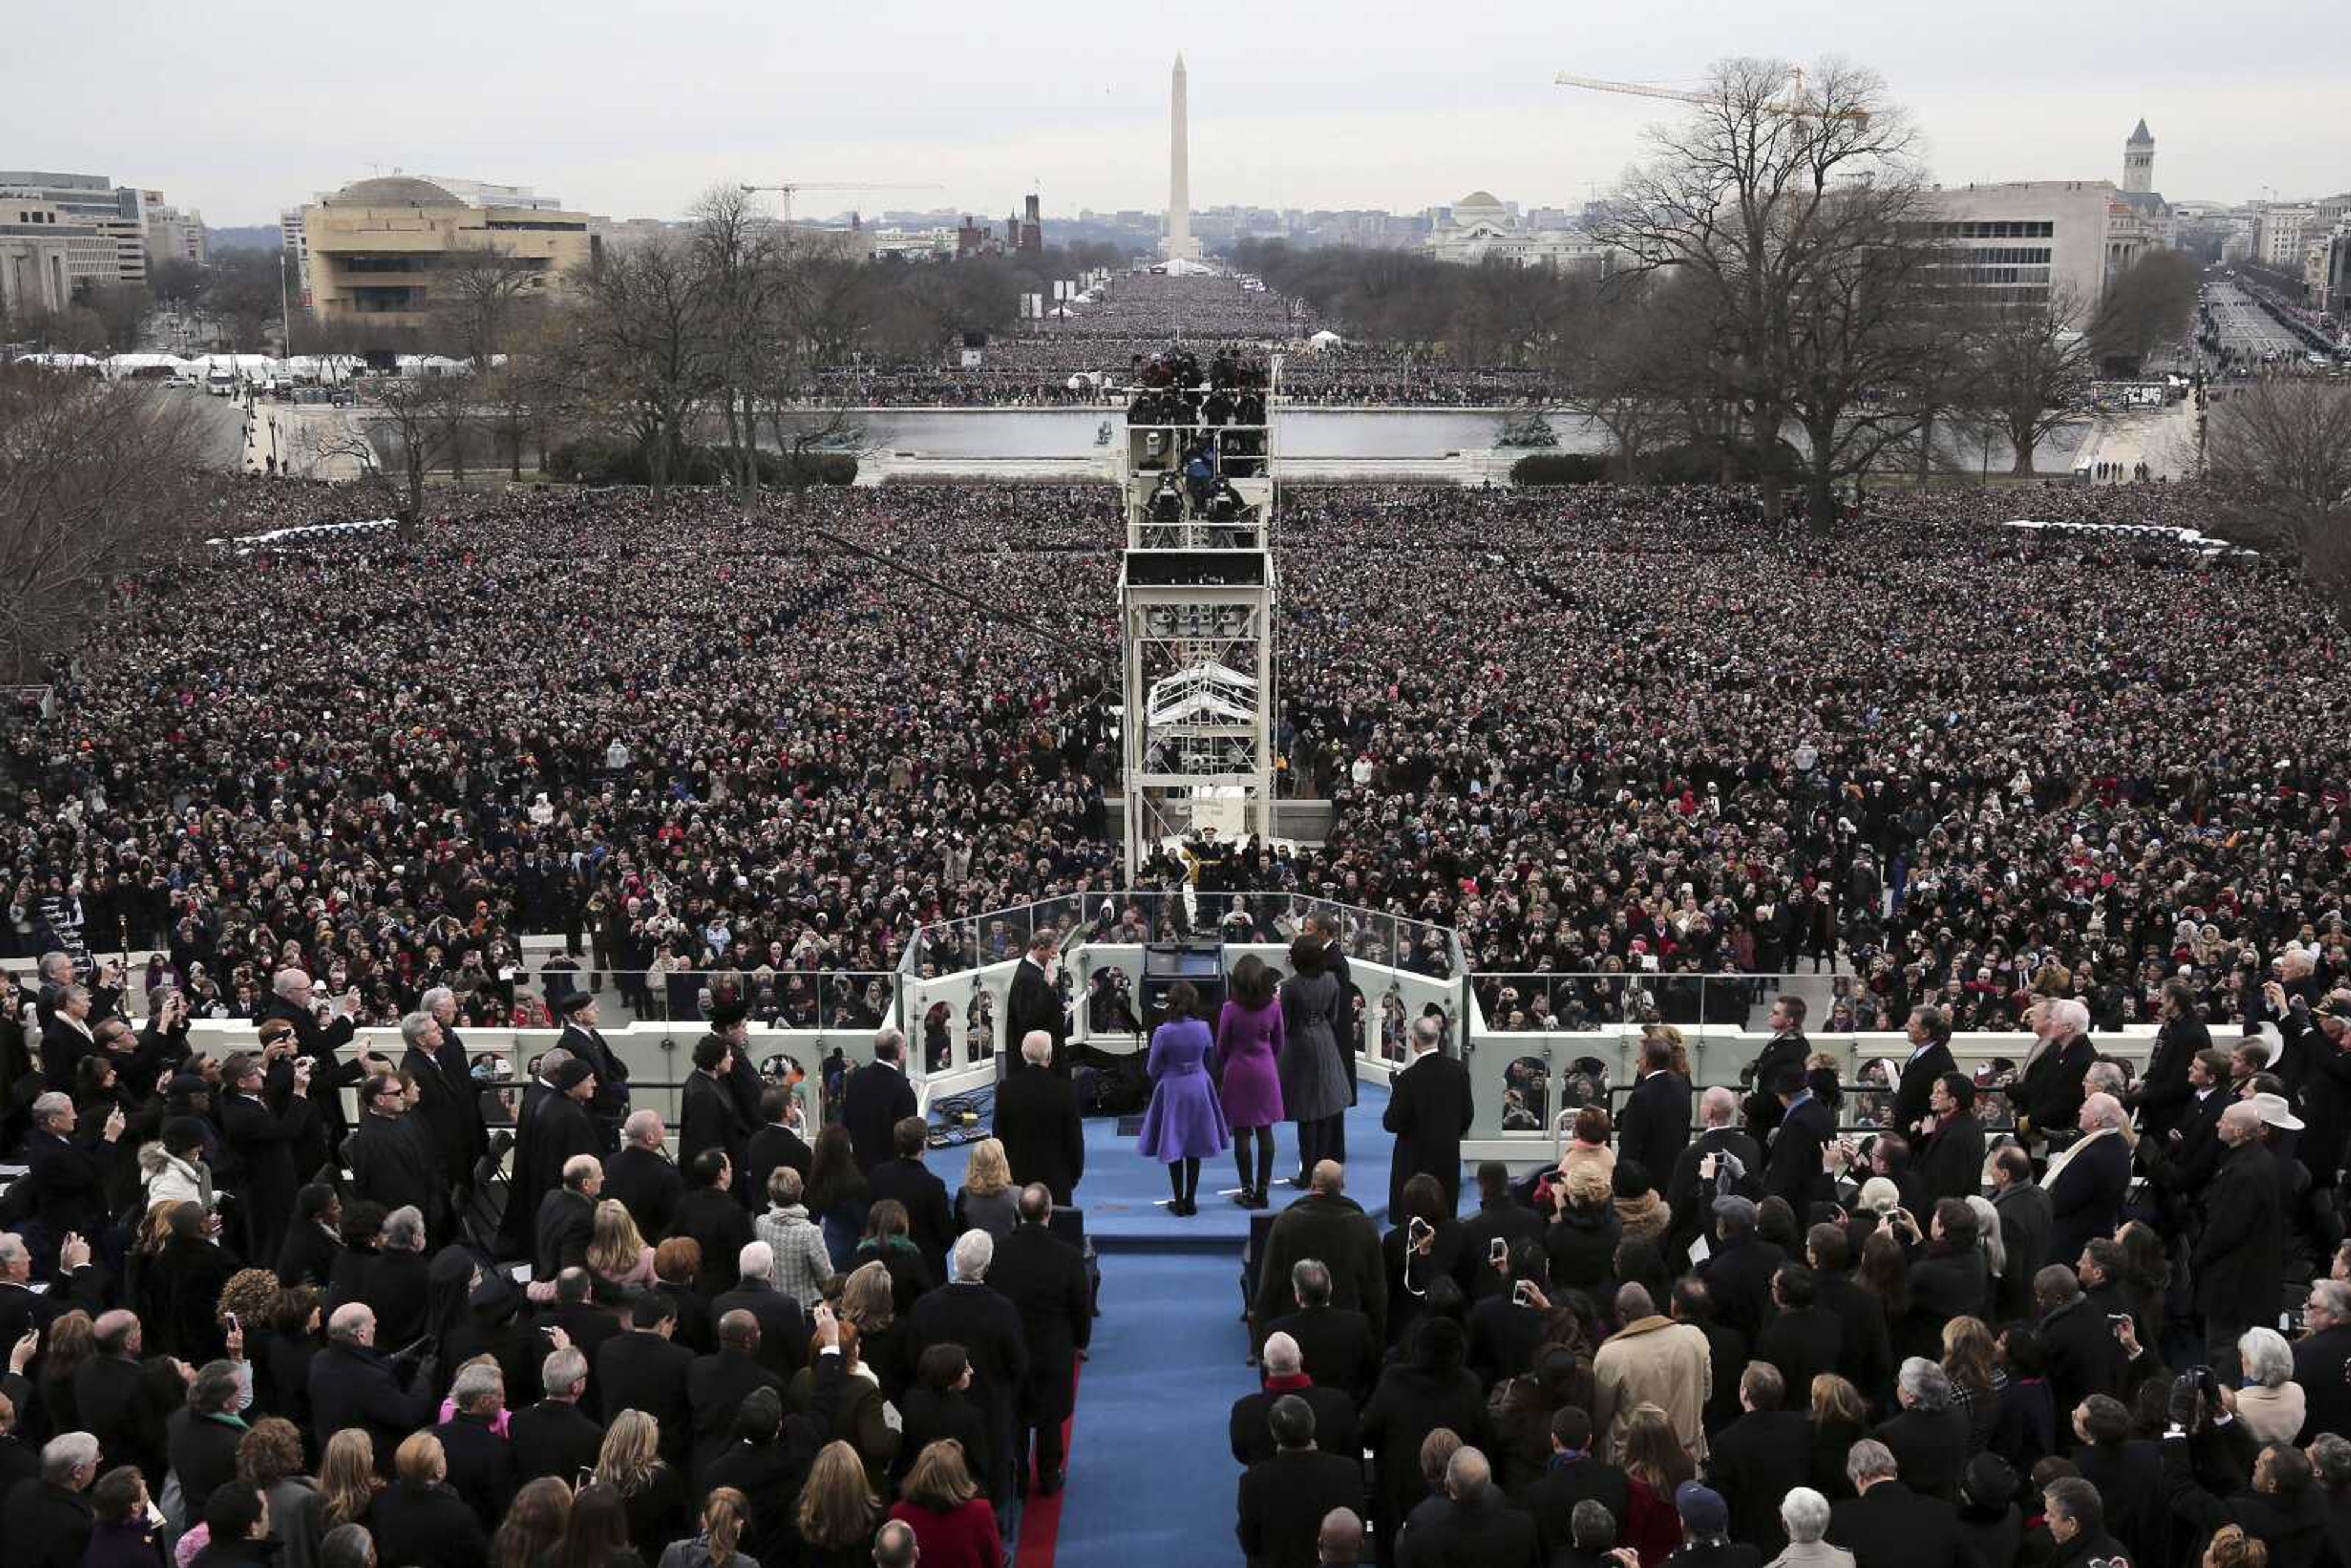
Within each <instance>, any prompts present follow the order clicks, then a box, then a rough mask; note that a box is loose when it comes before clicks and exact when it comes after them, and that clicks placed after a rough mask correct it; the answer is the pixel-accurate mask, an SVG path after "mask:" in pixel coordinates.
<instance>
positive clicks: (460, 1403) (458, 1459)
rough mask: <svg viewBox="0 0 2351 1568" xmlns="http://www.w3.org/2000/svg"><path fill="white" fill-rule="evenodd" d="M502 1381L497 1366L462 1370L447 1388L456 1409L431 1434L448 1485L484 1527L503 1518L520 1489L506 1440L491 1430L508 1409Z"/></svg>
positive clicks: (511, 1451)
mask: <svg viewBox="0 0 2351 1568" xmlns="http://www.w3.org/2000/svg"><path fill="white" fill-rule="evenodd" d="M506 1394H507V1389H506V1379H505V1377H504V1375H502V1374H500V1372H499V1371H498V1369H497V1367H496V1366H495V1365H487V1366H482V1365H476V1366H467V1367H461V1368H459V1369H458V1372H457V1375H456V1376H455V1379H454V1380H453V1381H452V1382H451V1384H450V1385H449V1400H450V1403H451V1404H453V1405H455V1406H456V1408H455V1410H453V1411H451V1412H450V1414H449V1419H447V1420H446V1421H444V1422H442V1423H441V1424H440V1425H439V1426H437V1427H434V1428H433V1435H434V1437H438V1438H440V1439H441V1452H442V1456H443V1458H444V1459H445V1460H446V1462H447V1464H448V1474H447V1476H446V1477H445V1478H444V1479H445V1480H446V1481H447V1484H448V1485H449V1487H450V1489H451V1490H454V1491H455V1492H456V1494H457V1495H458V1496H459V1497H461V1498H464V1499H465V1503H466V1506H468V1507H469V1508H471V1509H472V1510H473V1511H474V1512H475V1514H476V1515H477V1516H479V1517H480V1518H481V1519H482V1520H483V1521H485V1525H486V1523H487V1521H490V1520H493V1519H504V1518H505V1517H506V1511H507V1504H509V1503H511V1502H512V1501H514V1494H515V1490H516V1488H517V1487H518V1486H519V1485H520V1484H521V1483H520V1482H519V1481H518V1480H517V1479H516V1477H515V1463H514V1449H513V1448H510V1447H509V1446H508V1437H507V1434H505V1433H500V1432H494V1431H492V1430H491V1429H490V1423H491V1422H492V1421H495V1420H496V1419H497V1418H498V1416H499V1413H500V1412H501V1411H503V1410H504V1409H505V1407H506Z"/></svg>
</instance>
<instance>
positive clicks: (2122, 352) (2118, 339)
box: [2089, 250, 2197, 375]
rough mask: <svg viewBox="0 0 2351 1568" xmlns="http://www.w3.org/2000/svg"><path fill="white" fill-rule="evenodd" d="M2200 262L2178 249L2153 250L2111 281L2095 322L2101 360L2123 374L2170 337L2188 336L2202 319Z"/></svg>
mask: <svg viewBox="0 0 2351 1568" xmlns="http://www.w3.org/2000/svg"><path fill="white" fill-rule="evenodd" d="M2196 280H2197V269H2196V263H2195V261H2194V260H2193V259H2191V258H2190V257H2189V256H2187V255H2185V254H2183V253H2182V252H2179V251H2176V250H2151V251H2148V252H2147V254H2146V255H2144V256H2140V257H2139V258H2138V259H2137V261H2135V262H2133V263H2132V264H2131V265H2130V266H2129V267H2126V268H2125V269H2124V270H2123V271H2122V272H2121V273H2119V274H2118V275H2116V277H2115V278H2114V280H2113V281H2112V282H2110V283H2108V284H2107V285H2106V292H2105V298H2102V299H2101V300H2100V301H2099V302H2098V310H2097V314H2096V316H2095V318H2093V319H2092V320H2091V322H2090V328H2089V331H2090V338H2091V342H2092V345H2093V347H2094V348H2095V351H2096V353H2097V356H2098V359H2099V361H2101V362H2102V363H2104V364H2105V365H2106V366H2107V367H2108V368H2109V369H2111V370H2113V371H2116V372H2118V373H2122V374H2128V375H2136V374H2137V373H2138V366H2139V361H2141V360H2144V359H2145V358H2147V355H2149V354H2151V353H2153V352H2154V351H2155V350H2158V349H2160V348H2162V347H2164V346H2165V345H2166V344H2168V343H2178V342H2181V341H2183V340H2186V338H2187V336H2188V331H2189V327H2190V326H2191V325H2192V324H2193V323H2194V321H2195V319H2196Z"/></svg>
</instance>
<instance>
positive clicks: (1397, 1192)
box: [1342, 993, 1689, 1214]
mask: <svg viewBox="0 0 2351 1568" xmlns="http://www.w3.org/2000/svg"><path fill="white" fill-rule="evenodd" d="M1342 998H1344V993H1342ZM1442 1039H1443V1035H1442V1034H1441V1032H1440V1031H1439V1030H1437V1020H1436V1019H1419V1020H1418V1021H1416V1023H1415V1024H1414V1025H1413V1028H1412V1060H1411V1061H1409V1062H1407V1063H1406V1064H1405V1068H1404V1070H1403V1071H1400V1072H1398V1073H1397V1074H1396V1075H1395V1077H1394V1078H1393V1079H1391V1080H1390V1081H1389V1084H1388V1105H1387V1109H1386V1110H1385V1111H1384V1112H1382V1113H1381V1114H1380V1125H1381V1126H1383V1127H1384V1128H1386V1129H1387V1130H1388V1131H1389V1132H1391V1133H1394V1134H1395V1152H1394V1153H1393V1154H1392V1155H1390V1156H1389V1158H1388V1212H1389V1213H1390V1214H1402V1213H1403V1212H1404V1184H1405V1183H1406V1182H1408V1181H1410V1180H1411V1179H1412V1178H1413V1177H1414V1176H1435V1177H1436V1178H1437V1186H1439V1187H1440V1188H1442V1189H1443V1190H1444V1193H1445V1212H1446V1213H1447V1214H1451V1213H1452V1212H1454V1211H1455V1210H1456V1209H1458V1208H1459V1207H1461V1140H1462V1139H1463V1138H1464V1137H1465V1136H1467V1135H1468V1132H1469V1123H1470V1121H1471V1120H1472V1118H1473V1117H1474V1116H1475V1114H1476V1109H1475V1107H1474V1105H1473V1104H1472V1103H1471V1102H1472V1098H1473V1097H1472V1094H1471V1092H1470V1088H1469V1070H1468V1068H1467V1067H1464V1066H1462V1065H1461V1063H1459V1062H1458V1061H1454V1060H1453V1059H1452V1058H1451V1057H1449V1056H1447V1055H1446V1054H1445V1052H1443V1051H1439V1050H1438V1049H1437V1043H1438V1041H1439V1040H1442ZM1688 1117H1689V1113H1688V1111H1687V1108H1685V1109H1684V1111H1683V1113H1682V1119H1683V1129H1684V1130H1683V1133H1682V1136H1683V1138H1684V1139H1685V1140H1687V1137H1688V1135H1689V1134H1688V1131H1687V1127H1688ZM1676 1146H1677V1147H1678V1146H1679V1145H1676Z"/></svg>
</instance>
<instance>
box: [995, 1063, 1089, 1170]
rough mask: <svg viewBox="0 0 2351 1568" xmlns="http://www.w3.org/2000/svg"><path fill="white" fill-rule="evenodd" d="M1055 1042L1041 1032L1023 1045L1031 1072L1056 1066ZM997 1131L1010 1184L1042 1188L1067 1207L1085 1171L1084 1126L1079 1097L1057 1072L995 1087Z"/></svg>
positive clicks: (1018, 1076)
mask: <svg viewBox="0 0 2351 1568" xmlns="http://www.w3.org/2000/svg"><path fill="white" fill-rule="evenodd" d="M1052 1056H1053V1040H1052V1036H1050V1035H1049V1034H1046V1033H1045V1031H1044V1030H1030V1031H1029V1033H1027V1034H1026V1035H1023V1036H1022V1037H1021V1039H1020V1058H1021V1060H1022V1061H1024V1062H1026V1063H1028V1064H1029V1066H1031V1067H1050V1066H1051V1065H1052ZM994 1131H995V1133H996V1135H997V1137H998V1138H999V1139H1001V1140H1002V1141H1003V1144H1004V1157H1005V1161H1006V1163H1007V1165H1008V1166H1010V1168H1011V1173H1012V1180H1014V1181H1015V1182H1018V1183H1019V1184H1021V1185H1022V1186H1027V1185H1028V1184H1029V1183H1030V1182H1032V1181H1040V1182H1043V1183H1044V1184H1045V1185H1046V1186H1048V1187H1050V1188H1051V1189H1052V1193H1053V1201H1054V1202H1055V1203H1068V1202H1070V1201H1071V1195H1072V1194H1074V1193H1075V1192H1076V1191H1077V1187H1078V1182H1079V1180H1080V1179H1081V1177H1082V1176H1084V1175H1085V1170H1086V1134H1085V1124H1084V1123H1083V1122H1082V1121H1081V1120H1080V1118H1079V1115H1078V1092H1077V1088H1076V1086H1075V1084H1073V1083H1072V1082H1071V1081H1070V1080H1069V1079H1067V1078H1064V1077H1062V1076H1061V1074H1059V1073H1054V1072H1016V1073H1013V1074H1012V1075H1011V1076H1009V1077H1008V1078H1006V1079H1005V1081H1004V1082H1002V1083H1000V1084H998V1085H997V1089H996V1117H995V1122H994Z"/></svg>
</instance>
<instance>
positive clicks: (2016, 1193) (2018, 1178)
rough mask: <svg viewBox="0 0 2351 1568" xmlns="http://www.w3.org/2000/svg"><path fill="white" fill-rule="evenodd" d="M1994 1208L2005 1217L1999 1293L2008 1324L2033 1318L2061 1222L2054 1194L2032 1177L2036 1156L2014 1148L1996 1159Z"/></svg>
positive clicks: (2004, 1150)
mask: <svg viewBox="0 0 2351 1568" xmlns="http://www.w3.org/2000/svg"><path fill="white" fill-rule="evenodd" d="M1991 1207H1992V1210H1993V1212H1994V1213H1996V1214H1998V1215H1999V1216H2000V1239H2001V1246H2002V1247H2003V1248H2004V1249H2006V1250H2007V1253H2008V1267H2007V1268H2006V1269H2005V1270H2002V1271H2001V1277H2000V1286H1999V1289H1998V1292H1997V1294H1998V1298H1999V1301H1998V1305H1999V1309H2000V1317H2001V1320H2002V1321H2003V1322H2006V1321H2009V1320H2012V1319H2016V1318H2022V1317H2028V1316H2030V1315H2031V1314H2032V1290H2033V1279H2034V1276H2036V1275H2037V1274H2039V1273H2040V1272H2041V1270H2042V1269H2043V1266H2044V1265H2046V1264H2047V1263H2048V1261H2049V1260H2050V1258H2051V1256H2052V1253H2051V1251H2050V1246H2051V1240H2050V1238H2051V1233H2052V1232H2053V1230H2054V1229H2055V1228H2056V1220H2055V1218H2053V1216H2052V1215H2051V1213H2050V1210H2049V1195H2048V1194H2047V1193H2046V1192H2043V1190H2042V1189H2041V1186H2040V1184H2039V1183H2037V1182H2035V1181H2034V1180H2033V1179H2032V1156H2031V1155H2028V1154H2026V1153H2025V1152H2024V1151H2023V1150H2022V1149H2021V1148H2019V1147H2018V1146H2017V1145H2014V1144H2011V1145H2007V1146H2006V1147H2004V1148H2002V1149H2001V1150H2000V1151H1999V1152H1998V1153H1997V1154H1995V1155H1992V1156H1991ZM2075 1256H2077V1257H2078V1256H2079V1254H2078V1253H2077V1254H2075Z"/></svg>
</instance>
